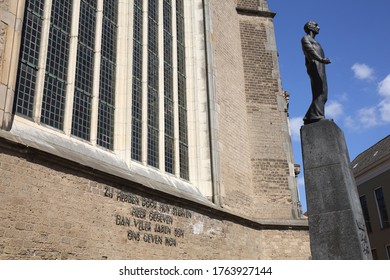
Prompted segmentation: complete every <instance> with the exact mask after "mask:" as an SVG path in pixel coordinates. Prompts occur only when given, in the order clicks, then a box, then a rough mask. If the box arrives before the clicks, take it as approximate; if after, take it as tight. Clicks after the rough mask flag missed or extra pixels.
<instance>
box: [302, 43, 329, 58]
mask: <svg viewBox="0 0 390 280" xmlns="http://www.w3.org/2000/svg"><path fill="white" fill-rule="evenodd" d="M302 48H303V51H304V53H305V55H306V56H307V57H308V59H310V60H317V61H319V62H321V63H325V64H329V63H330V60H329V58H325V57H321V56H320V55H318V53H317V52H316V51H315V49H314V48H313V45H312V44H311V42H310V40H309V38H308V37H307V36H305V37H303V38H302Z"/></svg>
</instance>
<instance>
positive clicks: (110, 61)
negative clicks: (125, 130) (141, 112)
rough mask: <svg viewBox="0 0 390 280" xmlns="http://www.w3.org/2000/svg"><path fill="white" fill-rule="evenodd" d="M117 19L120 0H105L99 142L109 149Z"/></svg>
mask: <svg viewBox="0 0 390 280" xmlns="http://www.w3.org/2000/svg"><path fill="white" fill-rule="evenodd" d="M117 21H118V1H112V0H104V2H103V30H102V53H101V54H102V57H101V65H100V87H99V88H100V92H99V113H98V131H97V133H98V135H97V144H98V145H99V146H101V147H104V148H107V149H113V145H114V115H115V78H116V41H117V32H118V26H117Z"/></svg>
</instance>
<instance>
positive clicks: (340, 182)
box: [301, 120, 372, 260]
mask: <svg viewBox="0 0 390 280" xmlns="http://www.w3.org/2000/svg"><path fill="white" fill-rule="evenodd" d="M301 144H302V155H303V165H304V175H305V188H306V198H307V210H308V216H309V233H310V249H311V253H312V258H313V259H316V260H336V259H344V260H347V259H349V260H353V259H360V260H362V259H372V256H371V249H370V245H369V241H368V236H367V231H366V228H365V223H364V218H363V213H362V209H361V205H360V200H359V196H358V192H357V188H356V183H355V179H354V177H353V174H352V171H351V169H350V160H349V155H348V150H347V146H346V143H345V139H344V134H343V132H342V131H341V129H340V128H339V127H338V126H337V125H336V124H335V123H334V122H333V121H329V120H323V121H320V122H316V123H313V124H309V125H305V126H302V128H301Z"/></svg>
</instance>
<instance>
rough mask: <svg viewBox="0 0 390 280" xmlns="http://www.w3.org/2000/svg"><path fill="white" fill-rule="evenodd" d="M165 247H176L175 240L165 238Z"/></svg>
mask: <svg viewBox="0 0 390 280" xmlns="http://www.w3.org/2000/svg"><path fill="white" fill-rule="evenodd" d="M165 246H168V247H176V239H174V238H170V237H165Z"/></svg>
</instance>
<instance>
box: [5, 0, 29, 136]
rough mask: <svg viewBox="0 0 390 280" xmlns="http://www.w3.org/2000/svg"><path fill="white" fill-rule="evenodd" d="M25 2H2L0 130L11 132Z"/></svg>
mask: <svg viewBox="0 0 390 280" xmlns="http://www.w3.org/2000/svg"><path fill="white" fill-rule="evenodd" d="M24 6H25V0H12V1H7V0H0V129H4V130H10V129H11V126H12V117H13V115H12V107H13V104H14V95H15V86H16V74H17V68H18V67H17V65H18V60H19V50H20V42H21V34H22V25H23V24H22V18H23V13H24Z"/></svg>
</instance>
